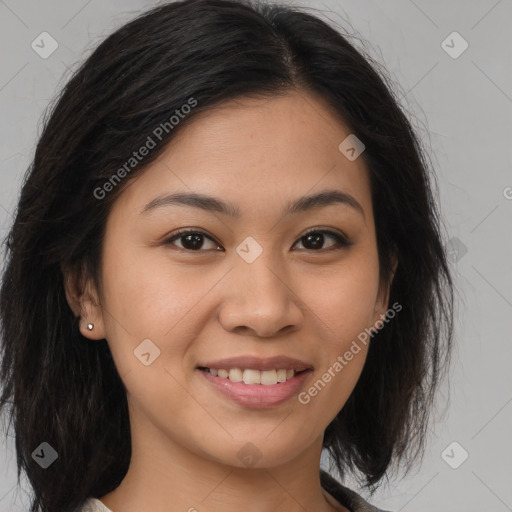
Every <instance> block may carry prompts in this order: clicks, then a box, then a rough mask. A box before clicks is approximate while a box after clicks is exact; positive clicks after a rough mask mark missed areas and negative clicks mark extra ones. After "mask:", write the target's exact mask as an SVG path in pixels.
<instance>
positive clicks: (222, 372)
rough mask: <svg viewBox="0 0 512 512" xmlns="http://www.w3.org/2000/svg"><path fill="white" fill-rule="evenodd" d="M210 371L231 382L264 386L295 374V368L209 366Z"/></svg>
mask: <svg viewBox="0 0 512 512" xmlns="http://www.w3.org/2000/svg"><path fill="white" fill-rule="evenodd" d="M208 371H209V372H210V373H211V374H212V375H214V376H215V377H217V376H218V377H220V378H222V379H229V380H230V381H231V382H243V383H244V384H263V385H264V386H272V385H274V384H277V383H278V382H285V381H287V380H288V379H291V378H293V377H294V375H295V370H286V369H279V370H263V371H260V370H253V369H249V368H248V369H245V370H242V369H240V368H231V369H229V370H226V369H223V368H208Z"/></svg>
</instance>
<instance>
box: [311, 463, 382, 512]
mask: <svg viewBox="0 0 512 512" xmlns="http://www.w3.org/2000/svg"><path fill="white" fill-rule="evenodd" d="M320 483H321V484H322V487H323V488H324V489H325V490H326V491H327V492H328V493H329V494H330V495H331V496H332V497H333V498H334V499H335V500H336V501H338V502H339V503H341V504H342V505H343V506H344V507H347V508H348V509H349V510H350V512H390V511H386V510H382V509H380V508H377V507H374V506H373V505H370V503H368V502H367V501H365V500H364V499H363V498H362V497H361V496H360V495H359V494H357V493H356V492H355V491H353V490H351V489H349V488H348V487H345V486H343V485H341V484H340V483H339V482H338V481H337V480H335V479H334V478H333V477H332V476H331V475H329V473H327V472H326V471H323V470H320Z"/></svg>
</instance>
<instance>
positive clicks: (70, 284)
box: [61, 267, 106, 340]
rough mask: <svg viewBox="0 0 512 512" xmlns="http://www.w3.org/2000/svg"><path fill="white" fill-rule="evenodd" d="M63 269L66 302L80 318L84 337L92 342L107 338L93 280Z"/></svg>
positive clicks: (80, 327)
mask: <svg viewBox="0 0 512 512" xmlns="http://www.w3.org/2000/svg"><path fill="white" fill-rule="evenodd" d="M61 269H62V275H63V285H64V291H65V294H66V300H67V302H68V304H69V307H70V308H71V310H72V311H73V314H74V316H75V317H80V322H79V329H80V332H81V334H82V336H84V337H86V338H89V339H92V340H100V339H103V338H105V337H106V336H105V330H104V325H103V313H102V309H101V305H100V304H99V300H98V297H97V292H96V290H95V288H94V286H93V285H92V282H91V280H90V279H86V280H84V279H83V278H82V277H81V276H78V275H77V272H76V271H75V272H73V271H72V270H69V269H64V268H62V267H61Z"/></svg>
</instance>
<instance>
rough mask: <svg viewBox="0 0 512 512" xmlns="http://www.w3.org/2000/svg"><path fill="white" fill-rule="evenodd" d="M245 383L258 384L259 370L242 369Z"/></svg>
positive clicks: (259, 379) (259, 378) (259, 381)
mask: <svg viewBox="0 0 512 512" xmlns="http://www.w3.org/2000/svg"><path fill="white" fill-rule="evenodd" d="M244 382H245V384H260V383H261V372H260V371H259V370H244Z"/></svg>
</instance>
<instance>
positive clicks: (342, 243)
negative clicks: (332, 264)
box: [162, 228, 352, 253]
mask: <svg viewBox="0 0 512 512" xmlns="http://www.w3.org/2000/svg"><path fill="white" fill-rule="evenodd" d="M313 233H315V234H317V233H318V234H322V235H329V236H330V237H332V238H334V240H335V241H336V244H335V245H334V246H333V247H329V248H328V249H318V250H314V249H304V250H306V251H308V252H315V253H320V252H327V251H334V250H341V249H343V248H346V247H348V246H350V245H352V242H349V241H348V240H347V238H346V237H344V236H343V235H340V234H339V233H337V232H335V231H331V230H327V229H315V228H313V229H310V230H309V231H306V233H304V234H303V235H302V236H301V237H300V238H299V239H298V240H297V242H298V241H300V240H301V239H302V238H305V237H306V236H308V235H311V234H313ZM191 234H192V235H201V236H204V237H206V238H209V239H210V240H211V241H212V242H214V243H216V244H218V242H217V241H216V240H214V239H213V238H211V237H210V236H208V235H207V234H206V233H203V232H202V231H198V230H195V229H182V230H179V231H177V232H176V233H174V234H173V235H172V236H171V237H169V238H167V239H166V240H164V241H163V242H162V243H163V245H171V244H172V243H173V242H174V241H175V240H177V239H179V238H182V237H184V236H185V235H191ZM218 245H219V246H220V244H218ZM294 245H295V244H294ZM178 249H180V250H182V251H187V252H204V250H203V249H198V250H197V251H194V250H193V249H185V248H183V247H178Z"/></svg>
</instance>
